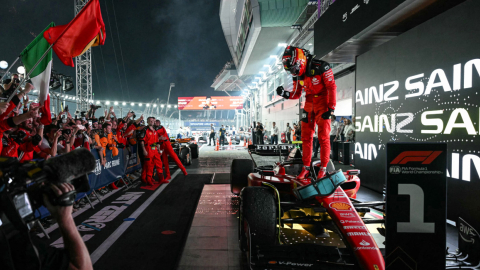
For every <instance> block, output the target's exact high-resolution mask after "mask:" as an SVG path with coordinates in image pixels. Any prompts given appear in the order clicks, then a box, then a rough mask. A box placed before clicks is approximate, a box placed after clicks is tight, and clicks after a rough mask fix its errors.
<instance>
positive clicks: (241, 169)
mask: <svg viewBox="0 0 480 270" xmlns="http://www.w3.org/2000/svg"><path fill="white" fill-rule="evenodd" d="M253 172H254V166H253V161H252V160H251V159H234V160H233V161H232V167H231V168H230V190H231V191H232V193H233V194H235V195H239V194H240V191H242V188H244V187H246V186H248V175H249V174H251V173H253Z"/></svg>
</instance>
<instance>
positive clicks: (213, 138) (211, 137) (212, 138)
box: [208, 135, 215, 146]
mask: <svg viewBox="0 0 480 270" xmlns="http://www.w3.org/2000/svg"><path fill="white" fill-rule="evenodd" d="M212 140H213V146H215V135H213V136H212V135H210V139H208V144H209V145H211V143H210V142H211V141H212Z"/></svg>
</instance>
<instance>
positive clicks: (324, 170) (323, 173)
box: [317, 167, 327, 180]
mask: <svg viewBox="0 0 480 270" xmlns="http://www.w3.org/2000/svg"><path fill="white" fill-rule="evenodd" d="M326 175H327V167H320V170H319V171H318V176H317V180H319V179H322V178H324V177H325V176H326Z"/></svg>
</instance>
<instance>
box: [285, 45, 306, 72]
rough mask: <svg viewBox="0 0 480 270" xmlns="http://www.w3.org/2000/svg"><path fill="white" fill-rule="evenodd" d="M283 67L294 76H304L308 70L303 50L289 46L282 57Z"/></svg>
mask: <svg viewBox="0 0 480 270" xmlns="http://www.w3.org/2000/svg"><path fill="white" fill-rule="evenodd" d="M282 63H283V67H284V68H285V70H286V71H288V72H290V73H291V74H292V75H294V76H302V75H303V74H305V70H306V68H307V57H306V55H305V52H304V50H303V49H301V48H297V47H293V46H288V47H287V48H285V51H284V52H283V57H282Z"/></svg>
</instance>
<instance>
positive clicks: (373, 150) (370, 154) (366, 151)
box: [355, 142, 380, 160]
mask: <svg viewBox="0 0 480 270" xmlns="http://www.w3.org/2000/svg"><path fill="white" fill-rule="evenodd" d="M363 145H364V148H363V150H362V144H360V143H359V142H357V143H355V155H359V156H360V158H361V159H368V160H373V159H376V158H377V147H376V146H375V145H374V144H366V143H364V144H363ZM378 148H379V149H380V145H379V146H378Z"/></svg>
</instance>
